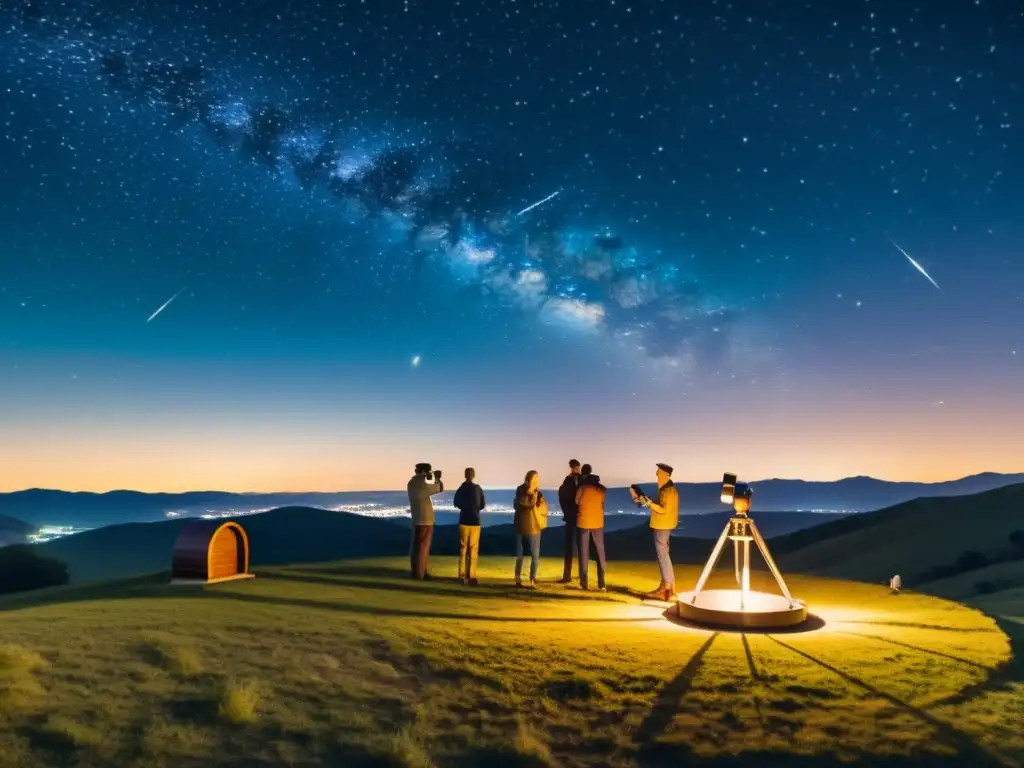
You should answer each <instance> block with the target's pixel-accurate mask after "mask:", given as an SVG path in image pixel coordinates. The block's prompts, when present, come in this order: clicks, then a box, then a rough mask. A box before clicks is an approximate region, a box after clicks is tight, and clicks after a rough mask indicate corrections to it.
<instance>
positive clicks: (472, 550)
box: [459, 525, 480, 579]
mask: <svg viewBox="0 0 1024 768" xmlns="http://www.w3.org/2000/svg"><path fill="white" fill-rule="evenodd" d="M479 554H480V526H479V525H460V526H459V578H460V579H475V578H476V560H477V556H478V555H479Z"/></svg>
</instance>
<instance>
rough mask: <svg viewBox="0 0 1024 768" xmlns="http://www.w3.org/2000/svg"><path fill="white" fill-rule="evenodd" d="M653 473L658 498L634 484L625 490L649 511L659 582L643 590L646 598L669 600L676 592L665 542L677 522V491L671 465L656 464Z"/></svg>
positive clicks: (673, 573)
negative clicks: (639, 490) (654, 586)
mask: <svg viewBox="0 0 1024 768" xmlns="http://www.w3.org/2000/svg"><path fill="white" fill-rule="evenodd" d="M655 466H656V467H657V471H656V472H655V476H656V477H657V479H658V500H657V501H654V500H653V499H651V498H649V497H647V496H646V495H643V494H639V493H637V491H636V489H635V487H631V488H630V489H629V492H630V494H631V495H632V496H633V501H635V502H636V503H637V504H641V505H643V506H645V507H647V508H648V509H650V510H651V532H652V533H653V534H654V552H655V556H656V557H657V559H658V569H659V570H660V571H661V584H660V585H658V588H657V589H653V590H651V591H650V592H648V593H646V594H645V595H644V597H646V598H648V599H650V600H666V601H667V600H671V599H672V595H674V594H675V591H676V584H675V582H676V577H675V571H674V570H673V568H672V558H671V556H670V555H669V544H670V543H671V541H672V531H674V530H675V529H676V527H677V526H678V525H679V491H677V490H676V486H675V484H674V483H673V482H672V472H673V470H672V467H671V466H669V465H668V464H656V465H655Z"/></svg>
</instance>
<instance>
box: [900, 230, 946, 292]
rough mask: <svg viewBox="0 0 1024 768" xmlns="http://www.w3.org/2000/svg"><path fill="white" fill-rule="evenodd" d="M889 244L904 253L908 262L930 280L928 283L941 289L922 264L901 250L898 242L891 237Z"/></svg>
mask: <svg viewBox="0 0 1024 768" xmlns="http://www.w3.org/2000/svg"><path fill="white" fill-rule="evenodd" d="M889 242H890V243H892V244H893V245H895V246H896V250H898V251H899V252H900V253H902V254H903V255H904V256H906V257H907V260H908V261H910V263H911V264H913V265H914V269H916V270H917V271H918V272H920V273H921V274H922V275H924V276H925V277H926V278H928V282H929V283H931V284H932V285H934V286H935V287H936V288H938V287H939V284H938V283H936V282H935V281H934V280H932V276H931V275H929V274H928V273H927V272H925V271H924V267H922V266H921V265H920V264H918V263H917V262H916V261H914V257H913V256H911V255H910V254H909V253H907V252H906V251H904V250H903V249H902V248H900V247H899V245H898V244H897V243H896V241H895V240H893V239H892V238H891V237H890V238H889ZM940 290H941V289H940Z"/></svg>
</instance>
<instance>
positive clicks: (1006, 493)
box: [772, 484, 1024, 587]
mask: <svg viewBox="0 0 1024 768" xmlns="http://www.w3.org/2000/svg"><path fill="white" fill-rule="evenodd" d="M1021 529H1024V484H1020V485H1013V486H1007V487H1004V488H997V489H995V490H992V491H986V492H984V493H979V494H974V495H972V496H961V497H952V498H922V499H915V500H914V501H909V502H906V503H903V504H897V505H896V506H893V507H889V508H887V509H880V510H877V511H875V512H867V513H864V514H860V515H851V516H849V517H846V518H843V519H842V520H836V521H833V522H829V523H825V524H824V525H820V526H816V527H814V528H808V529H805V530H802V531H797V532H795V533H791V534H788V535H787V536H783V537H781V538H779V539H778V540H776V541H775V542H773V545H772V547H773V550H774V551H775V556H776V558H777V559H778V560H779V563H780V566H781V567H782V568H783V569H784V570H787V571H799V572H803V573H815V574H819V575H823V576H833V577H837V578H850V579H858V580H861V581H875V582H877V581H882V580H886V579H888V578H889V577H890V576H892V575H893V574H896V573H898V574H900V575H901V576H902V577H903V580H904V584H905V585H906V586H908V587H911V586H915V581H916V583H917V584H920V582H921V579H920V578H918V575H920V574H924V573H925V572H926V571H928V570H929V569H931V568H934V567H935V566H942V565H952V564H954V563H956V561H957V560H958V558H960V556H961V555H962V554H963V553H965V552H968V551H973V552H978V553H980V554H981V555H983V556H985V557H986V558H989V559H991V558H997V557H1001V556H1003V555H1005V554H1006V553H1007V551H1008V549H1009V543H1008V538H1009V535H1010V533H1011V532H1013V531H1015V530H1021Z"/></svg>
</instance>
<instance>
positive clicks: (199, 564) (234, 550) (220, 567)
mask: <svg viewBox="0 0 1024 768" xmlns="http://www.w3.org/2000/svg"><path fill="white" fill-rule="evenodd" d="M253 575H254V574H252V573H249V537H248V536H246V534H245V529H243V528H242V526H240V525H239V524H238V523H236V522H235V521H233V520H203V521H200V522H195V523H189V524H188V525H186V526H185V527H184V528H182V529H181V533H179V534H178V540H177V541H175V542H174V552H173V554H172V557H171V583H174V584H215V583H217V582H220V581H232V580H234V579H251V578H253Z"/></svg>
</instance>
